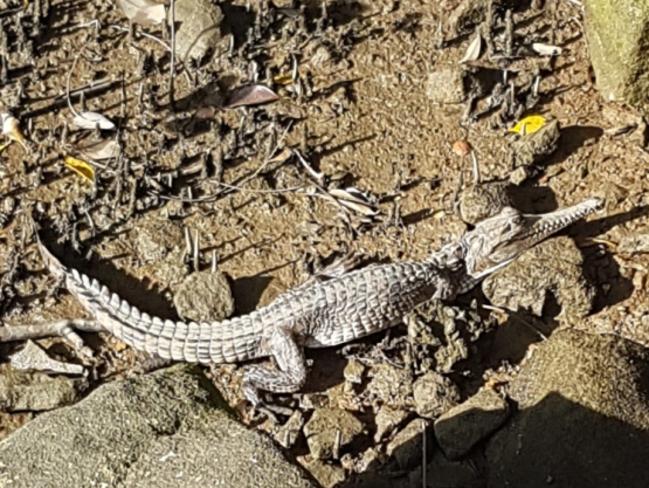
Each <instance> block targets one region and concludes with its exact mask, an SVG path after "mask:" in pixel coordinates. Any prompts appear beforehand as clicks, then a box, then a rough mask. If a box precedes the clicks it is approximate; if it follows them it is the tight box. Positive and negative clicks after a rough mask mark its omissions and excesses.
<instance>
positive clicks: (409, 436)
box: [386, 419, 431, 469]
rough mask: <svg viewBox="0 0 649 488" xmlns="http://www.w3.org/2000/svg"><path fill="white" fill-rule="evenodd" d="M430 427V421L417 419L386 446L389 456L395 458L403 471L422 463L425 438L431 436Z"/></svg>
mask: <svg viewBox="0 0 649 488" xmlns="http://www.w3.org/2000/svg"><path fill="white" fill-rule="evenodd" d="M428 425H429V421H428V420H425V419H415V420H413V421H411V422H410V423H409V424H408V425H406V426H405V427H404V428H403V430H401V431H399V432H398V433H397V435H395V436H394V438H393V439H392V440H391V441H390V442H389V443H388V445H387V446H386V453H387V454H388V456H392V457H394V459H395V460H396V461H397V463H398V464H399V466H400V467H401V468H402V469H409V468H412V467H413V466H414V465H415V464H417V463H418V462H421V452H422V446H423V437H424V436H425V435H426V436H428V435H429V434H430V433H429V432H428ZM427 440H428V439H427ZM428 445H431V444H430V443H428Z"/></svg>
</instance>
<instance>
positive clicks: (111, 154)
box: [80, 139, 120, 161]
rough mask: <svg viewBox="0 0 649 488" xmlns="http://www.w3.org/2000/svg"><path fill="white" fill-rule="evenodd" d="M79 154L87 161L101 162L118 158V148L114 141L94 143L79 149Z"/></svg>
mask: <svg viewBox="0 0 649 488" xmlns="http://www.w3.org/2000/svg"><path fill="white" fill-rule="evenodd" d="M80 151H81V153H82V154H83V155H84V157H86V158H88V159H94V160H95V161H102V160H104V159H113V158H116V157H118V156H119V153H120V147H119V144H118V142H117V141H116V140H115V139H109V140H107V141H99V142H94V143H92V144H88V145H87V146H84V147H82V148H80Z"/></svg>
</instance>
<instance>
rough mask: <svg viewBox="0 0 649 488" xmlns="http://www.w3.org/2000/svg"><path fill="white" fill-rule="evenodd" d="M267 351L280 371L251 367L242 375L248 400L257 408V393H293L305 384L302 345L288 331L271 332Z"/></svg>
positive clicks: (258, 403)
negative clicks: (263, 391)
mask: <svg viewBox="0 0 649 488" xmlns="http://www.w3.org/2000/svg"><path fill="white" fill-rule="evenodd" d="M267 348H268V351H269V352H270V354H271V356H272V357H273V358H274V359H275V362H276V363H277V368H273V367H268V366H258V365H255V366H248V367H246V368H245V369H244V372H243V393H244V395H245V397H246V399H247V400H248V401H249V402H250V403H252V405H253V406H255V407H257V406H259V405H260V404H261V399H260V398H259V391H258V390H265V391H269V392H271V393H294V392H296V391H298V390H299V389H300V388H302V386H303V385H304V382H305V381H306V364H305V362H304V351H303V348H302V346H300V345H298V343H297V342H295V338H294V337H293V335H292V334H291V333H290V332H289V331H287V330H285V329H280V328H278V329H276V330H274V331H273V332H272V334H271V336H270V337H269V339H268V343H267Z"/></svg>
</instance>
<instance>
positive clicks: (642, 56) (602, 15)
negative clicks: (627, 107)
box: [585, 0, 649, 109]
mask: <svg viewBox="0 0 649 488" xmlns="http://www.w3.org/2000/svg"><path fill="white" fill-rule="evenodd" d="M585 8H586V35H587V38H588V46H589V49H590V57H591V60H592V62H593V68H594V69H595V77H596V79H597V87H598V88H599V90H600V92H601V93H602V95H603V96H604V98H605V99H606V100H611V101H623V102H628V103H630V104H632V105H635V106H637V107H641V108H644V109H647V108H648V107H649V55H647V49H648V48H649V1H648V0H618V1H615V2H612V1H611V0H586V1H585Z"/></svg>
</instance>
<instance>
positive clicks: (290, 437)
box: [273, 410, 304, 449]
mask: <svg viewBox="0 0 649 488" xmlns="http://www.w3.org/2000/svg"><path fill="white" fill-rule="evenodd" d="M303 426H304V414H303V413H302V411H300V410H295V411H294V412H293V414H292V415H291V416H290V417H289V418H288V420H287V421H286V423H285V424H284V425H281V426H280V427H278V428H276V429H275V430H274V432H273V437H274V439H275V441H277V443H278V444H279V445H280V446H282V447H283V448H285V449H288V448H290V447H293V446H294V445H295V443H296V442H297V439H298V437H299V436H300V432H301V431H302V427H303Z"/></svg>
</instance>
